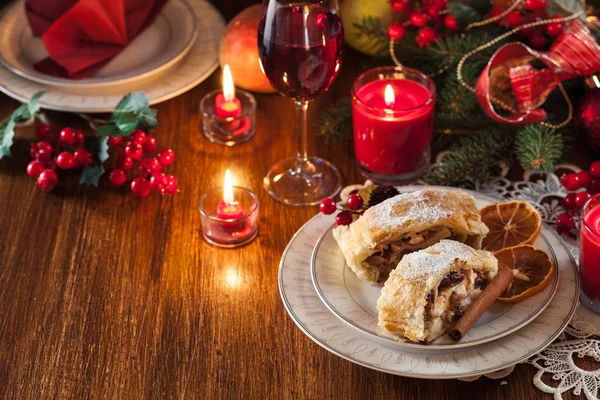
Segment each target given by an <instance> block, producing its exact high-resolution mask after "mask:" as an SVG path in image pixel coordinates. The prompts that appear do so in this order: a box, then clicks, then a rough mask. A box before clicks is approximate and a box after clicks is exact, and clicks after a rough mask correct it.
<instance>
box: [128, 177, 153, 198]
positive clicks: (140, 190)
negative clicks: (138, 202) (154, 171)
mask: <svg viewBox="0 0 600 400" xmlns="http://www.w3.org/2000/svg"><path fill="white" fill-rule="evenodd" d="M131 191H132V192H133V194H135V195H136V196H140V197H146V196H148V195H149V194H150V182H148V181H147V180H145V179H144V178H140V177H138V178H135V179H134V180H132V181H131Z"/></svg>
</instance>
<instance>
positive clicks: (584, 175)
mask: <svg viewBox="0 0 600 400" xmlns="http://www.w3.org/2000/svg"><path fill="white" fill-rule="evenodd" d="M577 179H579V184H580V185H581V187H584V188H589V187H590V185H591V184H592V174H590V173H589V172H587V171H580V172H578V173H577Z"/></svg>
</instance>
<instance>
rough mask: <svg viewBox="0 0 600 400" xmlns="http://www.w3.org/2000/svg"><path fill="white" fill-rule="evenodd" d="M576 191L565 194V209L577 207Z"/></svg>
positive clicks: (563, 204)
mask: <svg viewBox="0 0 600 400" xmlns="http://www.w3.org/2000/svg"><path fill="white" fill-rule="evenodd" d="M575 196H576V195H575V193H569V194H568V195H566V196H565V199H564V200H563V203H562V206H563V208H564V209H565V210H572V209H573V208H574V207H575Z"/></svg>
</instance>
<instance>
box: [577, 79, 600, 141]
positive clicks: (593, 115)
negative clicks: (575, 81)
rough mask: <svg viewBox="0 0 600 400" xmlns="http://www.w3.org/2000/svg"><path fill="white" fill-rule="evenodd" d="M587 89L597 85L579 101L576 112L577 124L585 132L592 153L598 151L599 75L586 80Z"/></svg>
mask: <svg viewBox="0 0 600 400" xmlns="http://www.w3.org/2000/svg"><path fill="white" fill-rule="evenodd" d="M586 82H587V83H588V87H590V86H592V87H594V86H595V85H598V88H596V89H594V90H591V91H589V92H588V93H587V94H586V95H585V96H584V97H583V99H582V100H581V103H580V104H579V109H578V111H577V114H576V115H577V123H578V124H579V126H581V127H582V128H583V130H584V131H585V133H586V135H587V138H588V141H589V142H590V144H591V145H592V148H593V149H594V151H600V75H594V76H592V77H590V78H588V79H587V80H586Z"/></svg>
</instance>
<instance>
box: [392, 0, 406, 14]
mask: <svg viewBox="0 0 600 400" xmlns="http://www.w3.org/2000/svg"><path fill="white" fill-rule="evenodd" d="M407 4H408V1H407V0H393V1H392V9H393V10H394V11H397V12H401V11H404V10H405V9H406V5H407Z"/></svg>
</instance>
